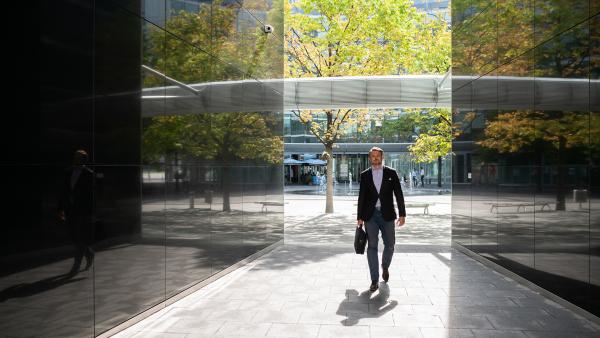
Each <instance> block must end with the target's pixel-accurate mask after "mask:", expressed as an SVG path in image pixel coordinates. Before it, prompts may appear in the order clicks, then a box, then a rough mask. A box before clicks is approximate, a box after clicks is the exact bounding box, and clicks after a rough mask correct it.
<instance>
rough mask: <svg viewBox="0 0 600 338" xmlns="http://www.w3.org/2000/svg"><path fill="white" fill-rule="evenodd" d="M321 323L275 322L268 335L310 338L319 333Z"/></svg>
mask: <svg viewBox="0 0 600 338" xmlns="http://www.w3.org/2000/svg"><path fill="white" fill-rule="evenodd" d="M319 327H320V325H312V324H279V323H275V324H273V326H271V328H270V329H269V332H267V337H298V338H309V337H317V336H318V335H319Z"/></svg>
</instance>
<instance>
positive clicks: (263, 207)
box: [254, 201, 283, 212]
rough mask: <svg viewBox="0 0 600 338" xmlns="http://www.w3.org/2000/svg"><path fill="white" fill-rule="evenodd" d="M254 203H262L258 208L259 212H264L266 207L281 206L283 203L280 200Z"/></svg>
mask: <svg viewBox="0 0 600 338" xmlns="http://www.w3.org/2000/svg"><path fill="white" fill-rule="evenodd" d="M254 203H256V204H262V208H261V209H260V211H261V212H265V211H267V207H282V206H283V203H281V202H268V201H265V202H254Z"/></svg>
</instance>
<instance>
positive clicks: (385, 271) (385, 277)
mask: <svg viewBox="0 0 600 338" xmlns="http://www.w3.org/2000/svg"><path fill="white" fill-rule="evenodd" d="M381 277H383V280H384V281H385V282H386V283H387V282H388V280H390V272H389V271H388V269H383V273H382V274H381Z"/></svg>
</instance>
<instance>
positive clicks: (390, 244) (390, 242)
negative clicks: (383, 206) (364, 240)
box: [365, 209, 396, 281]
mask: <svg viewBox="0 0 600 338" xmlns="http://www.w3.org/2000/svg"><path fill="white" fill-rule="evenodd" d="M365 224H366V226H365V228H366V231H367V236H368V238H369V240H368V246H367V261H368V262H369V271H370V273H371V280H372V281H378V280H379V257H378V255H377V244H378V243H379V230H381V238H382V239H383V255H382V256H381V267H382V268H384V269H388V268H389V267H390V264H391V263H392V256H393V255H394V245H395V244H396V230H395V229H394V221H393V220H392V221H386V220H384V219H383V216H382V215H381V211H379V210H377V209H375V211H374V212H373V216H372V217H371V219H369V220H368V221H366V222H365Z"/></svg>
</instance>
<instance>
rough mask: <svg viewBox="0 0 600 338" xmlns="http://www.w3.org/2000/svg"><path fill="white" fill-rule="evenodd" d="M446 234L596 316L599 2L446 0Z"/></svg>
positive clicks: (599, 294)
mask: <svg viewBox="0 0 600 338" xmlns="http://www.w3.org/2000/svg"><path fill="white" fill-rule="evenodd" d="M452 8H453V19H452V21H453V32H452V33H453V36H452V38H453V40H452V49H453V51H452V54H453V58H452V75H453V81H452V90H453V94H452V99H453V101H452V105H453V119H454V123H455V124H456V125H457V126H458V127H459V132H460V135H459V136H458V137H457V139H456V143H459V142H460V143H461V144H463V145H464V144H467V145H468V147H467V149H463V150H461V151H455V155H456V157H455V159H454V170H453V194H452V240H453V244H454V245H459V246H462V247H464V248H467V249H469V250H471V251H472V252H475V253H476V254H478V255H480V256H481V257H484V258H485V259H488V260H490V261H493V262H495V263H497V264H499V265H501V266H503V267H505V268H507V269H509V270H511V271H513V272H515V273H517V274H519V275H520V276H522V277H524V278H526V279H528V280H529V281H531V282H533V283H535V284H537V285H539V286H541V287H543V288H544V289H546V290H549V291H550V292H552V293H554V294H556V295H558V296H560V297H562V298H564V299H566V300H567V301H569V302H571V303H573V304H575V305H577V306H579V307H581V308H583V309H586V310H587V311H590V312H592V313H594V314H596V315H599V314H600V306H599V304H600V182H599V180H598V177H599V174H600V171H599V167H598V165H599V163H600V162H599V160H600V157H599V154H600V151H599V150H600V148H599V145H600V143H599V142H600V138H599V137H598V136H599V134H598V131H599V130H600V119H599V117H600V115H599V114H600V113H599V111H600V105H599V103H600V101H599V93H600V91H599V88H600V87H599V80H598V76H599V75H600V55H599V53H600V52H599V51H600V16H598V12H599V10H600V3H599V2H598V1H589V2H588V1H453V3H452Z"/></svg>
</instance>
